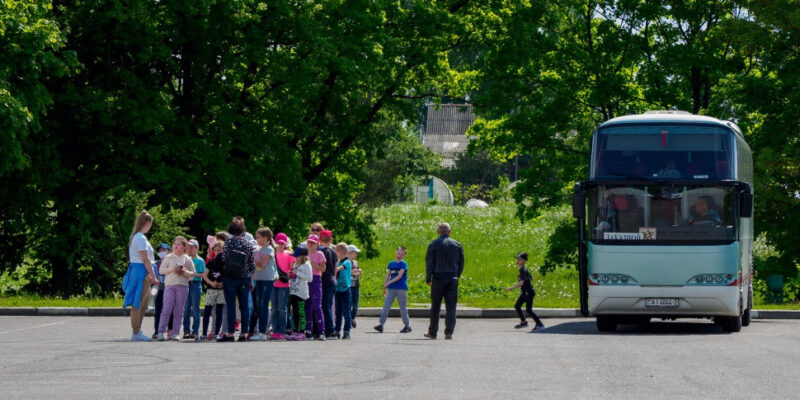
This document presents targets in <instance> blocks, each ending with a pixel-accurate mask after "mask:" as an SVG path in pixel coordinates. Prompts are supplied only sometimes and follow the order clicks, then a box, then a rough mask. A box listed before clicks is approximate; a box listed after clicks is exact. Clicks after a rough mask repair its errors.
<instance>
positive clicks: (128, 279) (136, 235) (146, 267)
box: [122, 211, 158, 342]
mask: <svg viewBox="0 0 800 400" xmlns="http://www.w3.org/2000/svg"><path fill="white" fill-rule="evenodd" d="M152 225H153V216H152V215H150V214H149V213H148V212H147V211H142V212H140V213H139V215H137V216H136V221H134V223H133V231H132V232H131V237H130V239H129V241H128V258H129V260H130V265H128V270H127V271H126V272H125V277H124V278H122V290H123V291H124V292H125V298H124V300H123V303H122V307H127V306H131V330H132V331H133V334H132V335H131V341H134V342H149V341H150V338H149V337H148V336H147V335H145V334H144V333H142V320H143V319H144V313H145V311H146V310H147V303H148V300H149V299H150V288H151V287H152V286H153V285H155V284H157V283H158V280H157V279H156V276H155V272H154V271H153V264H155V256H154V255H153V253H154V252H153V246H151V245H150V242H149V241H148V240H147V237H146V236H145V234H146V233H147V232H149V231H150V227H151V226H152Z"/></svg>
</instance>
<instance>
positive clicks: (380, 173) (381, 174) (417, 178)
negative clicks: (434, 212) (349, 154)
mask: <svg viewBox="0 0 800 400" xmlns="http://www.w3.org/2000/svg"><path fill="white" fill-rule="evenodd" d="M388 122H389V123H387V124H384V126H383V127H382V128H380V129H382V130H386V131H388V132H390V138H389V140H388V141H386V145H385V147H383V148H378V149H375V150H374V151H373V153H372V154H371V156H370V157H369V161H368V162H367V163H366V165H364V167H363V174H364V189H363V191H362V192H361V193H359V194H358V195H357V197H356V203H358V204H368V205H371V206H377V205H382V204H388V203H392V202H396V201H401V202H402V201H409V200H413V198H414V195H415V190H416V187H417V185H419V184H420V183H422V180H423V179H424V178H426V177H428V176H429V175H438V174H439V170H440V169H441V167H440V164H441V156H439V155H438V154H436V153H434V152H433V151H431V150H430V149H428V148H427V147H425V146H424V145H423V144H422V143H421V142H420V140H419V135H418V132H417V131H416V128H415V127H414V126H413V125H411V124H408V123H400V122H392V121H388Z"/></svg>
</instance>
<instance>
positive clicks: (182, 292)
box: [156, 236, 196, 341]
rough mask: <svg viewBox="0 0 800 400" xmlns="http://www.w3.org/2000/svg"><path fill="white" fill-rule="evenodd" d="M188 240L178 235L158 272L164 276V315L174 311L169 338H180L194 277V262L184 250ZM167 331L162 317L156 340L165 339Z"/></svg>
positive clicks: (165, 322) (165, 320) (164, 319)
mask: <svg viewBox="0 0 800 400" xmlns="http://www.w3.org/2000/svg"><path fill="white" fill-rule="evenodd" d="M187 245H188V242H187V240H186V238H185V237H183V236H176V237H175V240H174V241H173V242H172V254H170V255H168V256H167V258H165V259H164V262H163V263H161V267H160V268H159V269H158V272H159V273H160V274H162V275H164V276H165V278H164V284H165V288H164V310H163V314H164V316H167V315H169V314H170V313H172V326H173V328H175V332H170V333H169V335H168V337H167V339H169V340H179V339H178V335H174V336H173V333H177V331H178V327H180V326H181V325H180V324H181V319H182V318H183V305H184V303H185V302H186V296H187V295H188V294H189V278H194V277H195V275H196V274H195V273H194V263H193V262H192V259H191V258H189V256H188V255H186V254H185V253H184V252H185V251H186V246H187ZM166 331H167V318H161V321H159V323H158V335H156V340H158V341H164V340H165V338H164V332H166Z"/></svg>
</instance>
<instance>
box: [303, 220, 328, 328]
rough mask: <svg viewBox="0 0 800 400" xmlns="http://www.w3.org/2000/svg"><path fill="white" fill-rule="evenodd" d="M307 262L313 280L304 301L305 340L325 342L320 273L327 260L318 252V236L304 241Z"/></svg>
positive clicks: (323, 269) (323, 270)
mask: <svg viewBox="0 0 800 400" xmlns="http://www.w3.org/2000/svg"><path fill="white" fill-rule="evenodd" d="M306 248H307V249H308V261H309V262H310V263H311V272H312V275H313V279H312V280H311V282H310V283H309V284H308V301H306V338H307V339H308V338H309V337H312V336H313V338H314V340H325V318H324V317H323V316H322V273H323V272H325V268H326V264H327V262H328V261H327V259H326V258H325V254H323V253H322V252H321V251H320V250H319V236H317V235H309V236H308V239H306Z"/></svg>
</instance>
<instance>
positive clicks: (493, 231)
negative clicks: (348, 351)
mask: <svg viewBox="0 0 800 400" xmlns="http://www.w3.org/2000/svg"><path fill="white" fill-rule="evenodd" d="M514 212H515V209H514V207H513V206H493V207H488V208H466V207H452V206H423V205H417V204H397V205H392V206H386V207H381V208H378V209H376V210H375V216H376V225H375V230H376V233H377V236H378V239H379V242H378V247H379V250H380V253H381V256H380V257H378V258H376V259H372V260H367V259H360V260H359V265H360V266H361V268H362V269H363V270H364V274H363V275H362V278H361V282H362V283H361V299H360V305H361V306H362V307H378V306H381V305H382V304H383V297H382V294H381V287H382V283H383V277H384V275H385V273H386V265H387V264H388V263H389V262H390V261H391V260H393V259H394V249H395V248H397V246H401V245H402V246H406V248H407V249H408V254H407V256H406V261H407V262H408V265H409V303H411V305H412V307H413V306H416V305H418V306H423V305H426V304H427V303H428V302H429V293H430V292H429V288H428V286H427V285H426V284H425V251H426V250H427V247H428V244H429V243H430V242H431V241H432V240H433V239H435V238H436V237H437V234H436V226H437V225H438V223H439V222H441V221H446V222H449V223H450V225H451V227H452V237H453V238H454V239H456V240H458V241H459V242H461V244H462V245H463V246H464V254H465V259H466V263H465V267H464V275H463V279H462V280H461V282H459V292H460V294H459V303H461V304H464V305H466V306H471V307H479V308H496V307H500V308H504V307H512V306H513V305H514V301H515V300H516V297H517V293H516V292H510V293H507V292H505V291H503V288H504V287H507V286H510V285H512V284H514V283H515V282H516V276H517V272H516V271H517V269H516V266H515V264H514V256H515V255H516V253H518V252H522V251H524V252H527V253H528V255H529V261H528V268H529V270H530V271H531V273H532V274H533V279H534V288H535V289H536V299H535V301H534V307H545V308H576V307H578V306H579V304H578V273H577V271H576V270H574V269H559V270H556V271H554V272H552V273H548V274H547V275H546V276H542V275H540V274H539V272H538V267H539V265H541V264H542V263H543V258H544V254H545V252H546V242H547V238H548V237H549V236H550V234H551V232H552V230H553V229H554V228H555V226H556V225H557V223H558V221H559V220H560V219H562V218H572V216H571V215H570V213H569V210H568V209H567V208H566V207H565V208H559V209H553V210H548V211H545V212H544V213H542V215H541V216H540V217H539V218H537V219H534V220H531V221H526V222H525V223H521V222H520V221H519V219H517V218H516V217H515V215H514ZM356 244H358V243H356ZM754 301H755V307H756V308H762V309H795V310H797V309H800V304H785V305H765V304H763V303H764V302H763V299H762V298H761V297H760V296H756V298H755V299H754ZM121 305H122V298H121V297H118V298H84V297H76V298H72V299H68V300H61V299H53V298H42V297H39V296H33V295H25V296H4V297H0V307H35V306H39V307H58V306H62V307H120V306H121Z"/></svg>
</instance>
